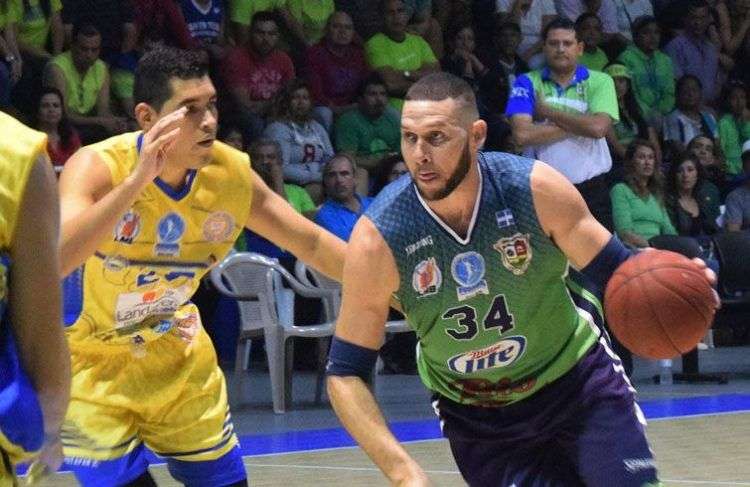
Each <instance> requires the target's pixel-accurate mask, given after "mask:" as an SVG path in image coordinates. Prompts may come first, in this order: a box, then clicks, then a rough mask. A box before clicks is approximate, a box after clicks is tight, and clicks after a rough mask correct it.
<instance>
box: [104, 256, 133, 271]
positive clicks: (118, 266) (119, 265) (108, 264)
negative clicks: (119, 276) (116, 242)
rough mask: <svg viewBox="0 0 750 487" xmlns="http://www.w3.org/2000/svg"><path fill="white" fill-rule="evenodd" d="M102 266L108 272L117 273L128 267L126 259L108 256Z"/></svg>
mask: <svg viewBox="0 0 750 487" xmlns="http://www.w3.org/2000/svg"><path fill="white" fill-rule="evenodd" d="M103 265H104V268H105V269H107V270H108V271H112V272H119V271H121V270H123V269H125V268H126V267H127V266H128V259H126V258H125V257H123V256H121V255H110V256H107V257H106V258H105V259H104V264H103Z"/></svg>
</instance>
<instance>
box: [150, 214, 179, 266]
mask: <svg viewBox="0 0 750 487" xmlns="http://www.w3.org/2000/svg"><path fill="white" fill-rule="evenodd" d="M156 231H157V237H158V239H159V241H158V242H157V243H156V245H155V246H154V253H156V255H169V256H175V255H179V253H180V244H179V242H180V239H181V238H182V235H183V234H184V233H185V220H183V219H182V217H181V216H180V215H178V214H177V213H175V212H170V213H167V214H166V215H164V216H163V217H162V219H161V220H159V224H158V225H157V229H156Z"/></svg>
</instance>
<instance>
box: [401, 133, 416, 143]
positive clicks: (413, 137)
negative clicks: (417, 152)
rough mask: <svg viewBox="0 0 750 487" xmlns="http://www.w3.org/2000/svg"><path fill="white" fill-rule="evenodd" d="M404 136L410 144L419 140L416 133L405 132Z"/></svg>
mask: <svg viewBox="0 0 750 487" xmlns="http://www.w3.org/2000/svg"><path fill="white" fill-rule="evenodd" d="M403 138H404V140H405V141H406V142H408V143H409V144H415V143H416V142H417V136H416V134H413V133H411V132H404V135H403Z"/></svg>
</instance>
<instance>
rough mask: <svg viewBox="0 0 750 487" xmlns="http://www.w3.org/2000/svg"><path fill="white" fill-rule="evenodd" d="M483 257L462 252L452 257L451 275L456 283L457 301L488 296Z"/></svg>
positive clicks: (476, 253) (473, 253) (474, 253)
mask: <svg viewBox="0 0 750 487" xmlns="http://www.w3.org/2000/svg"><path fill="white" fill-rule="evenodd" d="M485 269H486V267H485V265H484V257H482V255H481V254H479V253H478V252H474V251H472V252H464V253H463V254H458V255H457V256H455V257H453V262H451V274H452V275H453V280H454V281H456V282H457V283H458V287H457V288H456V294H457V295H458V300H459V301H465V300H467V299H469V298H473V297H474V296H476V295H477V294H489V293H490V291H489V289H488V288H487V281H486V280H485V279H484V273H485Z"/></svg>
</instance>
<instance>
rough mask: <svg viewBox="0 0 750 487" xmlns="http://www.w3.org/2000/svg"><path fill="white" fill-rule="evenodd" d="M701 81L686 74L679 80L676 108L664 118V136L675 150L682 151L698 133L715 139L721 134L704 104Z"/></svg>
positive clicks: (714, 119)
mask: <svg viewBox="0 0 750 487" xmlns="http://www.w3.org/2000/svg"><path fill="white" fill-rule="evenodd" d="M702 96H703V95H702V94H701V82H700V80H699V79H698V78H696V77H695V76H693V75H690V74H686V75H685V76H683V77H682V78H680V79H679V80H677V96H676V108H675V109H674V110H673V111H672V112H671V113H670V114H669V115H667V116H666V117H665V118H664V129H663V136H664V141H665V142H668V143H669V144H670V145H671V147H672V149H673V151H675V152H682V151H683V150H684V149H685V147H686V146H687V144H688V143H689V142H690V141H691V140H693V139H694V138H695V137H696V136H698V135H704V136H706V137H709V138H711V139H715V138H716V137H717V136H718V135H719V131H718V127H717V123H716V118H715V117H714V116H713V114H712V113H711V112H710V111H709V110H707V109H706V108H705V107H704V106H703V98H702Z"/></svg>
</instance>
